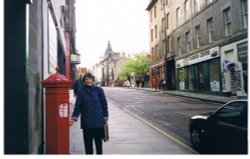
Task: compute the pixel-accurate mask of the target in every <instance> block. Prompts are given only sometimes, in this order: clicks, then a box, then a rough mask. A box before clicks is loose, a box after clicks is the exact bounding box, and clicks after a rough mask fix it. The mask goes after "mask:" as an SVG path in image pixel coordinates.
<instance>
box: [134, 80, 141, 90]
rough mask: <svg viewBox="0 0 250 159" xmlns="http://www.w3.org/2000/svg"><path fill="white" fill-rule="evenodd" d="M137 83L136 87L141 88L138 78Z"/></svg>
mask: <svg viewBox="0 0 250 159" xmlns="http://www.w3.org/2000/svg"><path fill="white" fill-rule="evenodd" d="M135 82H136V87H137V88H139V86H140V80H139V78H137V79H136V81H135Z"/></svg>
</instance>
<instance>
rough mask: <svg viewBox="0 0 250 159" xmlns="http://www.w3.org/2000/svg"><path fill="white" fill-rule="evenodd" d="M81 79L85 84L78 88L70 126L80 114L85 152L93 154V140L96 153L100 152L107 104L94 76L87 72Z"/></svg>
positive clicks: (106, 116)
mask: <svg viewBox="0 0 250 159" xmlns="http://www.w3.org/2000/svg"><path fill="white" fill-rule="evenodd" d="M83 80H84V82H85V85H84V86H82V88H81V89H80V90H79V92H78V94H77V99H76V103H75V108H74V112H73V114H72V117H71V120H70V125H71V126H72V125H73V124H74V123H75V122H76V121H77V119H78V116H79V115H80V114H81V129H82V130H83V138H84V146H85V152H86V154H93V140H94V141H95V145H96V153H97V154H102V139H103V129H104V124H105V123H107V122H108V105H107V100H106V97H105V95H104V91H103V89H102V88H101V87H97V86H95V85H94V84H93V83H94V76H93V75H92V74H91V73H87V74H86V75H85V76H84V77H83Z"/></svg>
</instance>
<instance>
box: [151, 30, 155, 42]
mask: <svg viewBox="0 0 250 159" xmlns="http://www.w3.org/2000/svg"><path fill="white" fill-rule="evenodd" d="M153 40H154V30H153V29H151V41H153Z"/></svg>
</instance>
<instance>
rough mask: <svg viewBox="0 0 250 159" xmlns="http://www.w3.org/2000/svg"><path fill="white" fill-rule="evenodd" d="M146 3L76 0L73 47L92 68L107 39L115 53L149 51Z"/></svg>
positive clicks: (103, 49) (143, 1) (105, 45)
mask: <svg viewBox="0 0 250 159" xmlns="http://www.w3.org/2000/svg"><path fill="white" fill-rule="evenodd" d="M148 4H149V0H76V5H75V6H76V25H77V26H76V27H77V32H76V48H77V49H78V50H79V53H80V54H81V61H82V63H81V65H80V66H81V67H87V68H91V67H92V66H93V65H94V64H96V63H97V62H98V61H99V57H100V56H103V55H104V53H105V49H106V47H107V44H108V41H109V40H110V42H111V46H112V49H113V51H114V52H125V53H126V54H132V53H138V52H143V51H147V52H148V50H149V32H148V30H149V28H148V27H149V23H148V21H149V20H148V13H147V11H146V10H145V9H146V7H147V5H148Z"/></svg>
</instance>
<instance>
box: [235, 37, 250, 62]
mask: <svg viewBox="0 0 250 159" xmlns="http://www.w3.org/2000/svg"><path fill="white" fill-rule="evenodd" d="M237 49H238V58H239V61H240V62H247V50H248V45H247V42H243V43H240V44H238V45H237Z"/></svg>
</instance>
